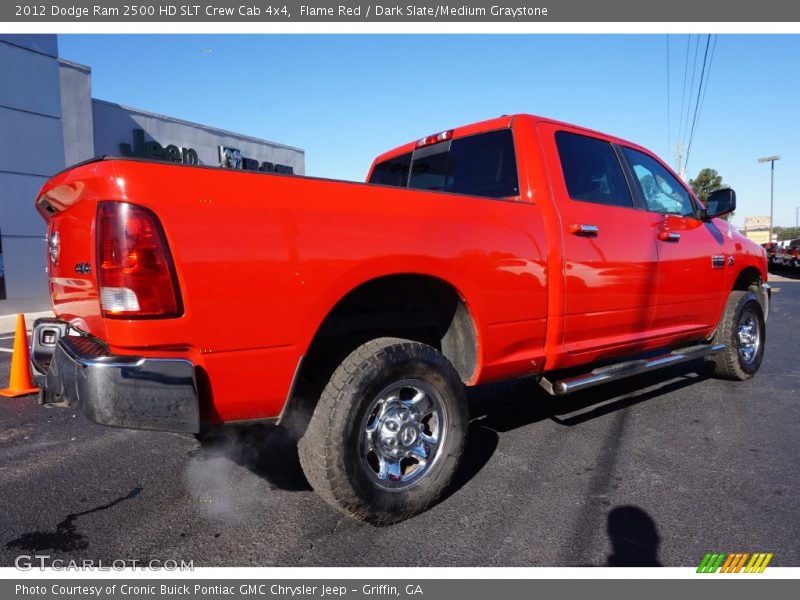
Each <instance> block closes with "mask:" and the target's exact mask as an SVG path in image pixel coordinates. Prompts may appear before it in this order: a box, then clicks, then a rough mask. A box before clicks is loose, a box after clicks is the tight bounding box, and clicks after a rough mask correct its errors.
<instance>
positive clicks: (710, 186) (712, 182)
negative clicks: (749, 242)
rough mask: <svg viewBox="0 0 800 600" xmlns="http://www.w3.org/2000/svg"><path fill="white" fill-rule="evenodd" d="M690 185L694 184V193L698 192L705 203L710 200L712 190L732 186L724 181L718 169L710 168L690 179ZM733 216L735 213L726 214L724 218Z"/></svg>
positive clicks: (698, 195)
mask: <svg viewBox="0 0 800 600" xmlns="http://www.w3.org/2000/svg"><path fill="white" fill-rule="evenodd" d="M689 185H690V186H692V189H693V190H694V193H695V194H697V197H698V198H700V200H702V201H703V204H705V202H706V200H708V196H709V195H710V194H711V192H716V191H717V190H723V189H726V188H729V187H730V186H729V185H728V184H726V183H722V175H720V174H719V173H717V170H716V169H709V168H705V169H703V170H702V171H700V172H699V173H698V174H697V177H695V178H694V179H690V180H689ZM732 216H733V213H730V214H727V215H724V216H723V217H722V218H723V219H726V220H728V219H730V218H731V217H732Z"/></svg>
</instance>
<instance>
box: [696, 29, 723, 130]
mask: <svg viewBox="0 0 800 600" xmlns="http://www.w3.org/2000/svg"><path fill="white" fill-rule="evenodd" d="M718 39H719V36H718V35H715V36H714V43H713V44H712V45H711V56H709V58H708V72H707V73H706V83H705V87H704V88H703V97H702V98H700V114H701V115H702V114H703V105H704V104H705V102H706V92H708V78H709V77H711V67H712V65H713V64H714V52H715V51H716V49H717V40H718Z"/></svg>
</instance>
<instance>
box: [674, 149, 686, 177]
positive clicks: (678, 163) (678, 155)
mask: <svg viewBox="0 0 800 600" xmlns="http://www.w3.org/2000/svg"><path fill="white" fill-rule="evenodd" d="M675 170H676V171H677V172H678V175H680V178H681V179H683V180H684V181H686V173H685V172H684V170H683V144H682V143H681V142H678V145H677V146H675Z"/></svg>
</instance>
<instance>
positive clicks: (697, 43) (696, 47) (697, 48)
mask: <svg viewBox="0 0 800 600" xmlns="http://www.w3.org/2000/svg"><path fill="white" fill-rule="evenodd" d="M699 51H700V37H699V36H698V37H697V38H696V39H695V45H694V58H693V59H692V82H691V83H690V84H689V104H687V105H686V119H685V121H684V124H683V127H684V129H683V135H682V136H681V139H682V140H686V134H687V133H688V129H689V114H690V113H691V112H692V90H693V89H694V78H695V75H696V74H697V53H698V52H699Z"/></svg>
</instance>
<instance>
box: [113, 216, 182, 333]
mask: <svg viewBox="0 0 800 600" xmlns="http://www.w3.org/2000/svg"><path fill="white" fill-rule="evenodd" d="M97 280H98V285H99V286H100V306H101V307H102V309H103V315H104V316H106V317H121V318H132V317H150V318H154V317H177V316H179V315H180V314H181V312H182V310H183V309H182V306H181V299H180V294H179V292H178V285H177V278H176V277H175V267H174V265H173V263H172V257H171V256H170V253H169V247H168V246H167V241H166V238H165V237H164V232H163V230H162V229H161V225H160V224H159V222H158V219H157V218H156V216H155V215H154V214H153V213H152V212H150V211H149V210H147V209H146V208H142V207H141V206H136V205H134V204H128V203H126V202H101V203H100V204H98V207H97Z"/></svg>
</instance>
